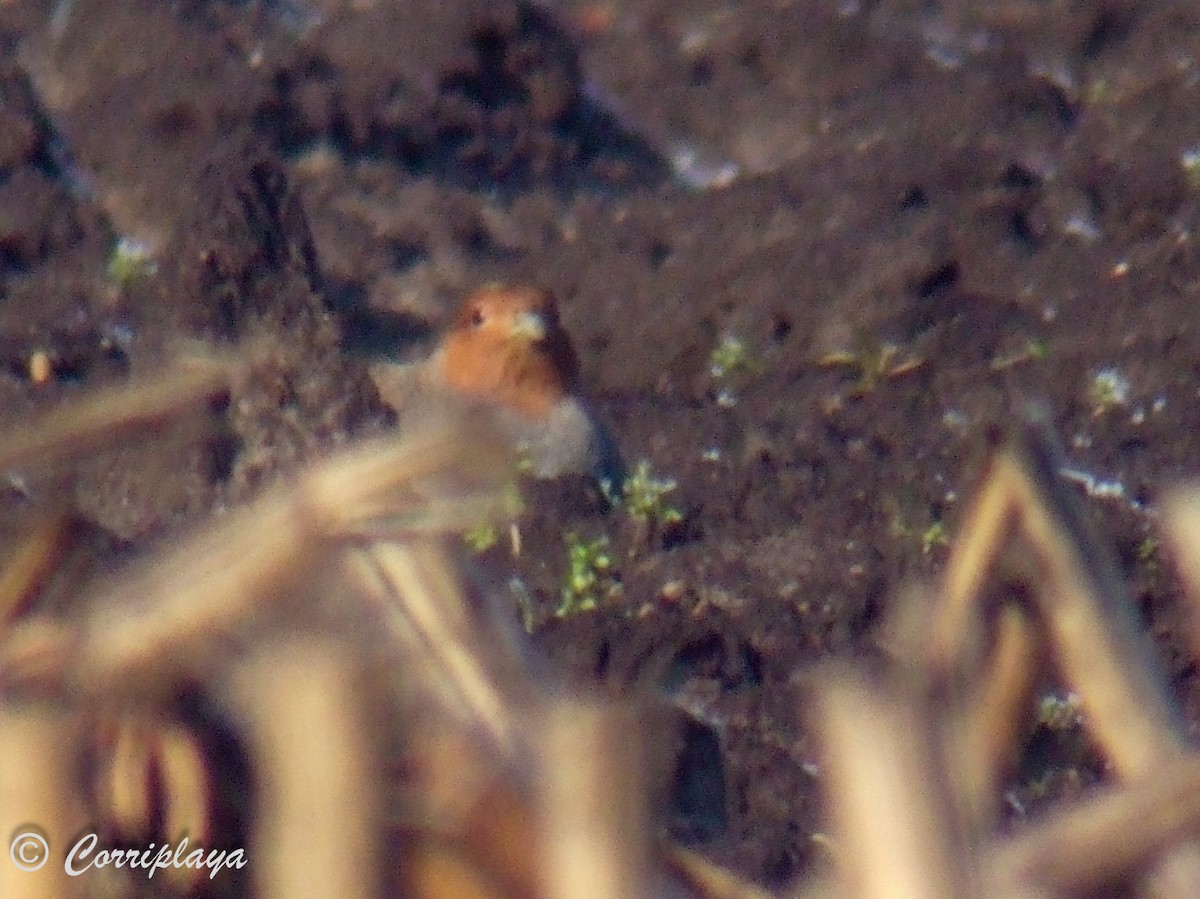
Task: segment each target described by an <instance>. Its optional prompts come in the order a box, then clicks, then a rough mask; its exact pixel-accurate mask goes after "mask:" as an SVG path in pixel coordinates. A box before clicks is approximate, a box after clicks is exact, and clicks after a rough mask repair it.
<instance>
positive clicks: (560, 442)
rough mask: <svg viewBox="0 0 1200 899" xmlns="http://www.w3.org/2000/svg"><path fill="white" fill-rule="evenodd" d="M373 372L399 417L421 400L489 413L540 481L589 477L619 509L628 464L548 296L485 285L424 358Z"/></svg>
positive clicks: (529, 289) (467, 301)
mask: <svg viewBox="0 0 1200 899" xmlns="http://www.w3.org/2000/svg"><path fill="white" fill-rule="evenodd" d="M372 374H373V375H374V377H375V383H376V385H377V386H378V388H379V391H380V394H381V396H382V397H383V398H384V400H385V401H386V402H388V403H389V404H390V405H392V406H393V407H394V408H396V409H397V410H398V411H400V412H401V413H403V410H404V408H405V407H407V406H409V405H412V404H413V403H414V401H415V400H417V399H433V401H434V402H438V401H444V400H451V401H453V400H456V399H457V400H465V401H466V402H468V403H472V404H477V405H480V406H483V407H487V408H490V409H491V410H493V411H494V412H495V415H496V419H497V422H498V424H499V425H500V429H501V430H502V431H503V433H504V434H505V435H506V436H507V437H508V438H509V439H510V440H511V441H512V442H513V444H514V445H515V447H516V449H517V451H518V453H519V454H520V457H521V458H522V459H523V460H524V461H525V462H526V463H527V466H528V470H529V471H530V473H531V474H532V475H533V476H534V477H537V478H542V479H552V478H558V477H562V476H564V475H572V474H582V475H587V476H590V477H592V478H593V479H594V480H595V481H596V482H597V483H598V484H599V486H600V488H601V490H602V491H603V492H604V493H605V495H607V496H609V497H610V498H612V499H616V500H618V501H619V499H620V496H621V492H622V489H623V487H624V484H625V480H626V474H627V471H626V468H625V464H624V461H623V460H622V458H621V453H620V450H619V448H618V446H617V443H616V441H615V440H614V439H613V437H612V435H611V434H610V433H609V431H608V429H607V428H605V427H604V425H603V424H602V423H601V421H600V420H599V419H598V418H597V417H596V415H595V413H594V411H593V409H592V407H591V405H590V403H589V402H588V400H587V398H586V396H585V395H584V392H583V390H582V388H581V378H580V369H579V357H578V356H577V355H576V353H575V349H574V347H573V346H572V344H571V337H570V335H569V334H568V333H567V330H566V328H564V327H563V325H562V321H561V320H560V318H559V313H558V302H557V300H556V299H555V297H554V294H552V293H551V292H550V291H549V290H546V289H545V288H542V287H535V286H528V285H505V284H499V283H491V284H486V285H484V286H482V287H480V288H478V289H477V290H475V291H474V292H472V293H471V294H469V295H468V296H467V297H466V299H465V300H464V301H463V302H462V304H461V306H460V307H459V309H458V312H457V314H456V315H455V317H454V319H453V321H452V323H451V325H450V327H449V328H448V329H447V330H446V332H445V333H444V334H443V335H442V337H441V340H440V341H439V342H438V344H437V346H436V348H435V349H434V350H433V352H432V353H431V354H430V355H429V356H428V357H427V358H426V359H424V360H422V361H420V362H418V363H413V364H411V365H410V367H407V368H402V367H401V366H397V365H396V364H394V363H393V364H385V365H382V366H376V367H375V368H374V369H373V371H372Z"/></svg>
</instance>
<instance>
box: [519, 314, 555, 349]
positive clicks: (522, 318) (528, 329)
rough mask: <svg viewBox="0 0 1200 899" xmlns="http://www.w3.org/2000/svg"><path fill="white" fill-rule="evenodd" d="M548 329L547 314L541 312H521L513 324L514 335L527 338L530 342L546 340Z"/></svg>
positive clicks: (523, 338)
mask: <svg viewBox="0 0 1200 899" xmlns="http://www.w3.org/2000/svg"><path fill="white" fill-rule="evenodd" d="M548 330H549V328H548V327H547V325H546V316H544V315H542V314H541V313H540V312H522V313H519V314H518V315H517V317H516V319H514V320H513V324H512V336H513V337H518V338H521V339H522V340H527V341H529V342H530V343H538V342H540V341H542V340H545V339H546V332H547V331H548Z"/></svg>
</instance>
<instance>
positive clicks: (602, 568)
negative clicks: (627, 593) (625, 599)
mask: <svg viewBox="0 0 1200 899" xmlns="http://www.w3.org/2000/svg"><path fill="white" fill-rule="evenodd" d="M564 539H565V540H566V544H567V577H566V582H565V583H564V584H563V589H562V602H561V603H559V606H558V608H557V609H555V610H554V615H555V617H556V618H566V617H567V616H568V615H574V614H576V613H578V612H590V611H592V610H593V609H595V608H596V607H597V606H598V605H599V604H600V601H601V600H603V599H605V598H607V597H609V596H612V595H613V594H615V593H617V592H619V591H620V589H621V584H620V582H619V581H617V579H616V577H615V575H614V572H613V567H612V557H611V556H610V555H609V552H608V537H607V536H605V535H603V534H601V535H600V536H599V537H597V538H596V539H594V540H584V539H582V538H581V537H580V536H579V535H578V534H574V533H568V534H567V535H566V537H565V538H564Z"/></svg>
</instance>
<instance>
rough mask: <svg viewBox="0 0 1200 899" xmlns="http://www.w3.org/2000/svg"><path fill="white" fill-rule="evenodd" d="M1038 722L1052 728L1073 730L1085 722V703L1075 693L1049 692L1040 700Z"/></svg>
mask: <svg viewBox="0 0 1200 899" xmlns="http://www.w3.org/2000/svg"><path fill="white" fill-rule="evenodd" d="M1037 722H1038V724H1041V725H1042V726H1043V727H1047V728H1049V729H1050V730H1055V731H1064V730H1071V729H1072V728H1074V727H1078V726H1079V725H1080V724H1081V723H1082V722H1083V704H1082V703H1081V702H1080V701H1079V697H1078V696H1077V695H1076V694H1074V693H1063V694H1059V693H1047V694H1046V695H1045V696H1043V697H1042V698H1041V699H1039V700H1038V708H1037Z"/></svg>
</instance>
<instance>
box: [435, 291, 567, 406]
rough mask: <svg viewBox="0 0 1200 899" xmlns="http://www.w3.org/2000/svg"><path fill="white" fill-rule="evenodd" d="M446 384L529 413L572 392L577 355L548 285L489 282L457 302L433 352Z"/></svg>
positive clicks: (473, 396) (468, 394) (469, 394)
mask: <svg viewBox="0 0 1200 899" xmlns="http://www.w3.org/2000/svg"><path fill="white" fill-rule="evenodd" d="M437 365H438V367H439V374H440V375H441V378H442V380H443V381H444V382H445V384H446V385H447V386H448V387H450V388H451V389H453V390H456V391H458V392H459V393H462V394H465V395H466V396H469V397H471V398H473V399H480V400H484V401H488V402H495V403H498V404H500V405H502V406H506V407H508V408H511V409H514V410H515V411H517V412H519V413H521V414H522V415H524V416H526V417H527V418H533V419H541V418H545V417H546V416H547V415H549V413H550V411H551V410H552V409H553V408H554V406H555V404H556V403H557V402H558V401H559V400H561V399H562V398H563V397H565V396H567V395H569V394H571V393H573V392H574V391H575V390H576V387H577V381H578V378H579V362H578V359H577V357H576V356H575V351H574V349H573V348H572V347H571V341H570V337H569V336H568V335H567V332H566V330H564V328H563V327H562V324H561V323H560V322H559V318H558V304H557V303H556V302H555V299H554V296H553V295H552V294H551V293H550V292H549V291H546V290H542V289H540V288H534V287H505V286H500V285H488V286H486V287H483V288H481V289H479V290H477V291H476V292H475V293H473V294H471V295H470V296H469V297H467V299H466V300H465V301H464V302H463V305H462V307H461V308H460V309H459V312H458V315H457V316H456V318H455V320H454V323H453V325H452V326H451V328H450V330H449V331H448V332H447V333H446V335H445V337H444V338H443V340H442V344H441V348H440V352H439V353H438V356H437Z"/></svg>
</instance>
